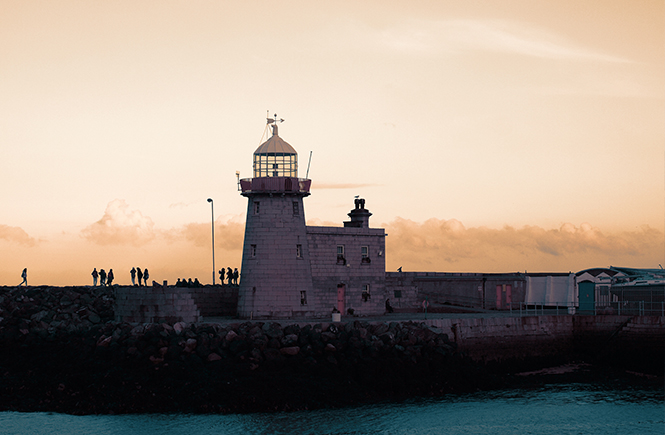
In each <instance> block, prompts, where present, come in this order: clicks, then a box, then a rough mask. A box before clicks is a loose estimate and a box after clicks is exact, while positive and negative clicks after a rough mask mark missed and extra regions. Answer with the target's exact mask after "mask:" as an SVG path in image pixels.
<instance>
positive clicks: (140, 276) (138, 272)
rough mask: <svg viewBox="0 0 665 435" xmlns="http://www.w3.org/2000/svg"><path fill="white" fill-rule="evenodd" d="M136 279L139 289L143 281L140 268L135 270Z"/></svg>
mask: <svg viewBox="0 0 665 435" xmlns="http://www.w3.org/2000/svg"><path fill="white" fill-rule="evenodd" d="M136 277H137V278H138V279H139V287H141V281H142V280H143V271H142V270H141V268H140V267H137V268H136Z"/></svg>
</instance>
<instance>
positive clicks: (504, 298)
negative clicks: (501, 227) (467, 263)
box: [386, 272, 526, 311]
mask: <svg viewBox="0 0 665 435" xmlns="http://www.w3.org/2000/svg"><path fill="white" fill-rule="evenodd" d="M525 282H526V279H525V275H524V274H521V273H505V274H504V273H443V272H386V291H387V293H388V294H389V295H390V296H389V297H390V298H391V301H392V305H393V306H396V307H399V308H402V309H403V310H405V311H415V310H420V309H421V304H422V302H423V300H424V299H425V298H427V300H428V302H429V303H430V308H431V309H432V310H433V311H436V308H437V307H441V306H444V305H460V306H465V307H473V308H483V309H497V310H509V309H510V306H511V304H512V306H513V307H517V306H518V304H519V303H520V302H524V296H525V292H526V284H525ZM398 295H399V297H398Z"/></svg>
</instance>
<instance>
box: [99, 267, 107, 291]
mask: <svg viewBox="0 0 665 435" xmlns="http://www.w3.org/2000/svg"><path fill="white" fill-rule="evenodd" d="M99 285H101V286H102V287H104V286H105V285H106V271H105V270H104V269H99Z"/></svg>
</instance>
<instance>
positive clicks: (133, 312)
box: [115, 287, 201, 323]
mask: <svg viewBox="0 0 665 435" xmlns="http://www.w3.org/2000/svg"><path fill="white" fill-rule="evenodd" d="M115 291H116V308H115V318H116V321H118V322H128V323H157V322H180V321H184V322H198V320H199V317H200V315H201V313H200V312H199V309H198V307H197V306H196V303H194V299H193V298H192V295H191V294H190V293H189V292H188V291H187V290H184V289H183V288H181V287H117V288H116V289H115Z"/></svg>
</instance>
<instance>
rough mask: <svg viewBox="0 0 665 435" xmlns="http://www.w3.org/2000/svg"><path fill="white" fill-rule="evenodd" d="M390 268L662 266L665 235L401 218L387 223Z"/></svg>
mask: <svg viewBox="0 0 665 435" xmlns="http://www.w3.org/2000/svg"><path fill="white" fill-rule="evenodd" d="M385 228H386V232H387V233H388V234H389V236H388V238H387V240H386V244H387V248H386V251H387V255H388V257H387V258H388V260H389V263H390V266H389V268H391V269H392V268H397V267H399V266H403V268H404V270H407V269H408V270H423V271H441V272H448V271H475V272H503V271H517V270H527V269H529V270H532V271H536V270H543V271H564V272H565V271H569V270H573V271H574V270H582V269H584V268H587V267H596V266H609V265H612V264H613V265H619V264H624V265H633V266H635V267H657V266H658V263H660V262H662V261H663V255H664V253H665V240H664V236H663V232H661V231H658V230H656V229H654V228H651V227H649V226H643V227H641V228H639V229H637V230H635V231H623V232H603V231H601V230H599V229H598V228H595V227H593V226H591V225H590V224H587V223H584V224H582V225H580V226H579V227H577V226H575V225H573V224H570V223H566V224H564V225H562V226H561V227H560V228H558V229H549V230H548V229H543V228H540V227H537V226H525V227H523V228H514V227H510V226H505V227H503V228H501V229H491V228H486V227H474V228H466V227H465V226H464V225H463V224H462V223H461V222H459V221H457V220H455V219H451V220H439V219H429V220H427V221H425V222H423V223H416V222H413V221H410V220H405V219H401V218H398V219H396V220H394V221H392V222H390V223H389V224H386V225H385Z"/></svg>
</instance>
